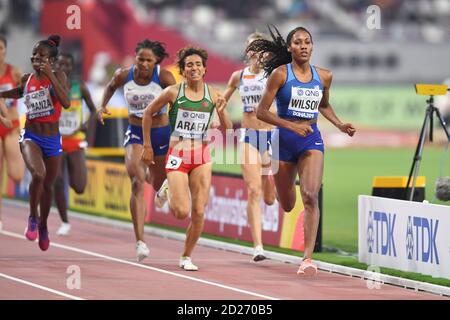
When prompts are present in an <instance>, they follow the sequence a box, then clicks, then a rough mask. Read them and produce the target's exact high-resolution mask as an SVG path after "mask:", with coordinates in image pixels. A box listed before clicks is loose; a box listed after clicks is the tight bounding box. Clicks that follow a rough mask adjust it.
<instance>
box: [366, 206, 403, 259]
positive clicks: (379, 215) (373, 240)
mask: <svg viewBox="0 0 450 320" xmlns="http://www.w3.org/2000/svg"><path fill="white" fill-rule="evenodd" d="M395 218H396V215H395V214H390V213H388V214H386V213H385V212H379V211H373V212H372V211H369V219H368V221H367V247H368V250H369V253H377V254H380V253H381V255H384V256H385V255H388V256H394V257H396V256H397V252H396V251H395V242H394V229H395Z"/></svg>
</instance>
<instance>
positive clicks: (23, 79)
mask: <svg viewBox="0 0 450 320" xmlns="http://www.w3.org/2000/svg"><path fill="white" fill-rule="evenodd" d="M30 76H31V73H24V74H23V75H22V77H21V79H20V83H21V85H23V86H25V83H26V82H27V81H28V79H29V78H30Z"/></svg>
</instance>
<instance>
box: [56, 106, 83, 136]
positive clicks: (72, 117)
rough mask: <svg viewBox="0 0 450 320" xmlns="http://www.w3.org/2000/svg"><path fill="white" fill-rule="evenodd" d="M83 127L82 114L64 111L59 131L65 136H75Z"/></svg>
mask: <svg viewBox="0 0 450 320" xmlns="http://www.w3.org/2000/svg"><path fill="white" fill-rule="evenodd" d="M80 126H81V120H80V113H78V112H77V111H64V112H62V113H61V119H59V131H60V132H61V134H62V135H64V136H69V135H72V134H74V133H75V132H76V131H77V130H78V129H79V128H80Z"/></svg>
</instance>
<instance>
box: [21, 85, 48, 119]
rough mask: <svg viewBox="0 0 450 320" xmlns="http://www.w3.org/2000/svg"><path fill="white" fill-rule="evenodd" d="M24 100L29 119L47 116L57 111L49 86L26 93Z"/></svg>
mask: <svg viewBox="0 0 450 320" xmlns="http://www.w3.org/2000/svg"><path fill="white" fill-rule="evenodd" d="M24 101H25V102H24V103H25V105H26V107H27V118H28V119H35V118H41V117H47V116H50V115H52V114H53V113H54V112H55V109H54V108H53V103H52V99H51V97H50V91H49V90H48V89H47V88H43V89H41V90H38V91H34V92H31V93H28V94H26V95H25V100H24Z"/></svg>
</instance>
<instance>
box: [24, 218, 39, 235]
mask: <svg viewBox="0 0 450 320" xmlns="http://www.w3.org/2000/svg"><path fill="white" fill-rule="evenodd" d="M37 236H38V221H37V219H36V218H34V217H32V216H30V217H28V226H27V228H26V229H25V237H27V239H28V240H30V241H34V240H36V238H37Z"/></svg>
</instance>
